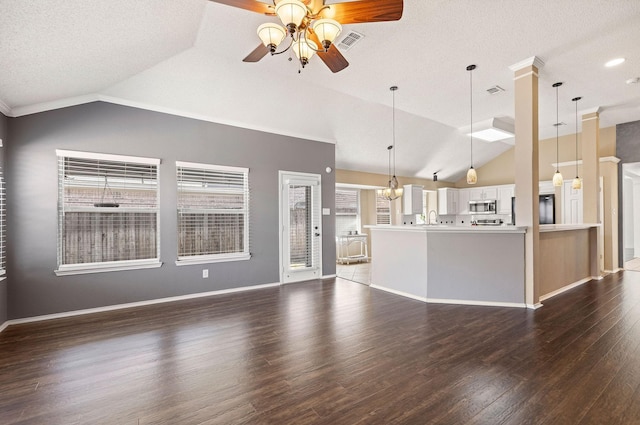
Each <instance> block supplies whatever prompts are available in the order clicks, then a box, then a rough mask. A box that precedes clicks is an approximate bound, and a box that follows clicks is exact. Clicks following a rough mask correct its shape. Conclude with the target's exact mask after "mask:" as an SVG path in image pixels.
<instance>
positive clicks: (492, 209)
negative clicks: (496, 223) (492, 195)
mask: <svg viewBox="0 0 640 425" xmlns="http://www.w3.org/2000/svg"><path fill="white" fill-rule="evenodd" d="M469 212H470V213H471V214H495V213H496V200H495V199H483V200H480V201H469Z"/></svg>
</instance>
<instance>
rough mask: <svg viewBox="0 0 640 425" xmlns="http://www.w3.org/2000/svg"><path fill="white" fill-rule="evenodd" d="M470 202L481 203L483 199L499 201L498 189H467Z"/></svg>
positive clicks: (489, 187) (493, 187)
mask: <svg viewBox="0 0 640 425" xmlns="http://www.w3.org/2000/svg"><path fill="white" fill-rule="evenodd" d="M467 190H468V191H469V200H470V201H481V200H483V199H498V189H497V187H496V186H485V187H474V188H472V189H467Z"/></svg>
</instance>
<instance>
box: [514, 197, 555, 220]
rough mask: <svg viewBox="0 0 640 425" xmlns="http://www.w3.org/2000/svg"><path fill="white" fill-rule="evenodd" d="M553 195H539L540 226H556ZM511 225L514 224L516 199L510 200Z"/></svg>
mask: <svg viewBox="0 0 640 425" xmlns="http://www.w3.org/2000/svg"><path fill="white" fill-rule="evenodd" d="M555 197H556V196H555V195H540V224H556V206H555ZM511 224H516V198H515V197H513V198H511Z"/></svg>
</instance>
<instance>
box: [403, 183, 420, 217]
mask: <svg viewBox="0 0 640 425" xmlns="http://www.w3.org/2000/svg"><path fill="white" fill-rule="evenodd" d="M422 189H423V186H419V185H415V184H405V185H404V187H403V192H402V213H403V214H405V215H409V214H422V213H423V212H424V211H423V208H424V206H423V204H422Z"/></svg>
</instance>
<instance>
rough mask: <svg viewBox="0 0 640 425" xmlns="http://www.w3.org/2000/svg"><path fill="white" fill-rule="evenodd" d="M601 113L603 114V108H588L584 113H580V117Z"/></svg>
mask: <svg viewBox="0 0 640 425" xmlns="http://www.w3.org/2000/svg"><path fill="white" fill-rule="evenodd" d="M600 112H602V107H601V106H594V107H593V108H587V109H584V110H582V111H580V115H582V116H584V115H587V114H599V113H600ZM592 119H595V117H592V118H587V119H586V120H585V119H584V118H583V119H582V121H588V120H592Z"/></svg>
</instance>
